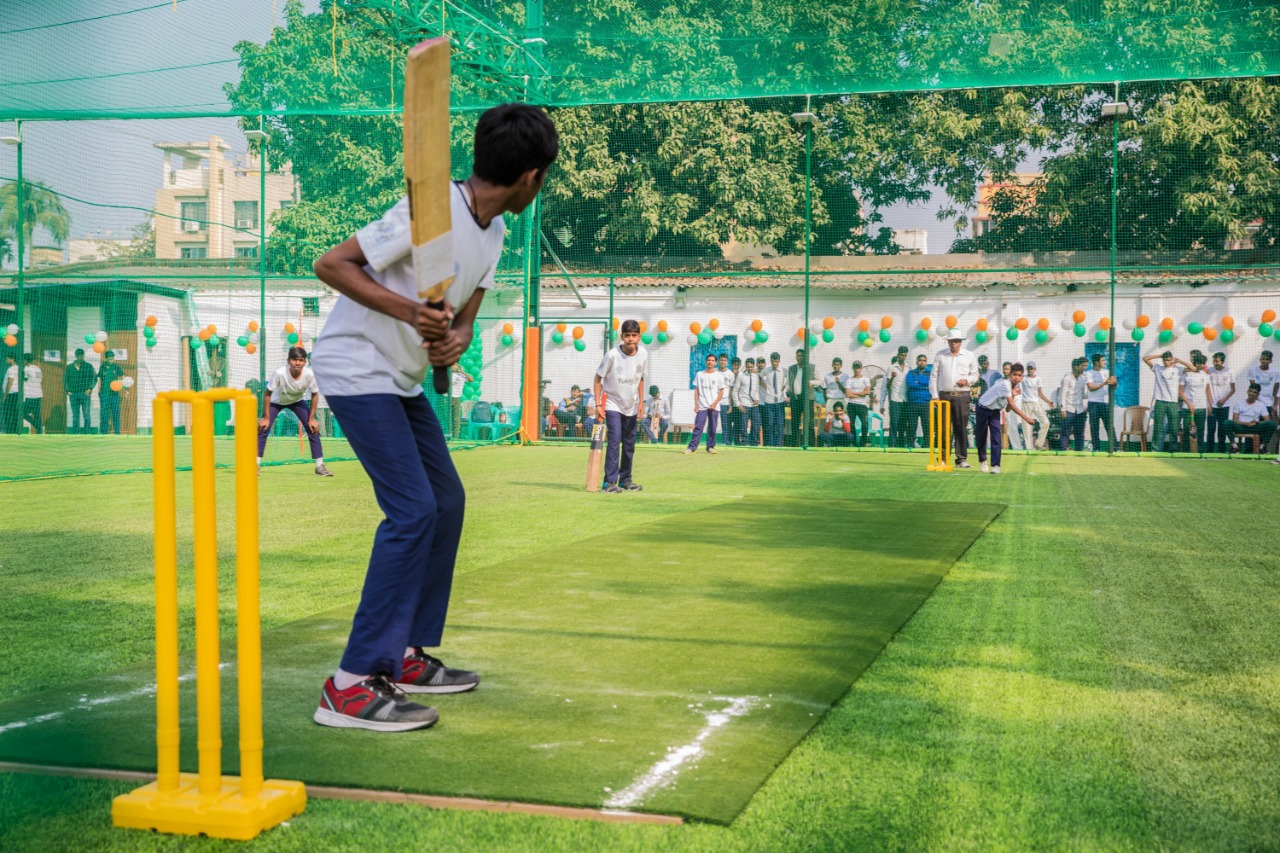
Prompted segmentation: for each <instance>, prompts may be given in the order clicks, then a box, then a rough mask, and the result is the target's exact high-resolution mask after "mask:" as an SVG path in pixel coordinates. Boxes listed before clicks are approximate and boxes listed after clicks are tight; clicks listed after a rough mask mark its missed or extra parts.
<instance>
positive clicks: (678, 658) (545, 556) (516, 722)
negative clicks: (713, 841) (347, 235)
mask: <svg viewBox="0 0 1280 853" xmlns="http://www.w3.org/2000/svg"><path fill="white" fill-rule="evenodd" d="M630 498H631V496H629V495H627V496H621V498H620V499H623V500H625V499H630ZM605 499H610V498H605ZM1002 508H1003V507H1002V506H1000V505H997V504H959V503H917V502H905V501H901V502H900V501H836V500H832V501H800V500H790V501H788V500H779V499H776V498H770V499H758V500H757V499H744V500H737V501H733V502H731V503H726V504H723V505H720V506H716V507H713V508H710V509H706V510H701V511H698V512H691V513H688V514H686V515H683V516H678V517H674V518H669V519H665V520H662V521H658V522H654V523H651V524H646V525H641V526H637V527H632V528H629V529H626V530H621V531H616V532H610V533H608V534H606V535H602V536H599V537H597V538H595V539H589V540H586V541H584V542H579V543H577V544H575V545H573V546H572V547H568V548H565V549H563V550H551V551H544V552H541V553H537V554H532V555H529V556H528V557H526V558H523V559H520V560H512V561H510V562H508V563H502V564H499V565H496V566H494V567H492V568H490V569H487V570H484V571H481V572H475V573H472V574H469V575H467V576H464V577H461V578H459V579H458V582H457V583H456V584H455V588H454V597H453V604H452V609H451V613H450V623H449V628H448V630H447V632H446V637H445V641H446V645H445V648H444V649H443V651H442V655H443V656H444V657H445V659H446V661H447V662H450V663H454V664H455V665H465V666H467V667H474V668H475V669H477V670H479V671H480V672H481V673H482V675H483V678H484V682H483V683H482V684H481V686H480V688H479V689H478V690H477V691H475V692H474V693H471V694H463V695H457V696H444V697H434V698H433V699H432V702H433V704H435V705H436V707H437V708H439V710H440V713H441V721H440V723H439V724H438V725H437V726H436V727H435V728H434V729H430V730H427V731H422V732H409V733H404V734H375V733H370V732H361V731H351V730H334V729H327V728H323V727H321V726H317V725H315V724H314V723H312V722H311V713H312V711H313V710H314V708H315V706H316V702H317V698H318V696H319V690H320V684H321V682H322V680H323V679H324V678H325V677H326V676H327V675H328V674H329V673H330V672H331V671H332V668H333V666H334V665H335V664H336V662H337V660H338V657H339V654H340V652H341V649H342V646H343V643H344V641H345V637H346V631H347V629H348V627H349V625H350V614H351V612H352V611H353V609H354V602H352V603H351V606H344V607H343V608H341V609H338V610H334V611H331V612H329V613H326V614H322V615H320V616H316V617H312V618H310V619H306V620H302V621H299V622H295V623H292V624H290V625H286V626H284V627H282V628H279V629H276V630H274V631H270V632H268V633H267V634H266V636H265V638H264V659H265V661H266V664H265V666H266V672H265V691H266V697H267V698H266V708H265V718H266V724H267V731H266V744H267V747H266V748H267V758H266V765H267V771H268V775H269V776H273V777H277V778H284V779H301V780H303V781H306V782H309V783H314V784H324V785H340V786H352V787H364V788H381V789H392V790H400V791H411V792H418V793H429V794H443V795H454V796H470V797H481V798H486V799H498V800H521V801H527V802H540V803H554V804H563V805H573V806H587V807H604V808H610V807H612V808H617V809H627V810H634V811H651V812H658V813H666V814H679V815H684V816H686V817H690V818H695V819H701V820H707V821H714V822H722V823H727V822H729V821H731V820H733V818H734V817H735V816H736V815H737V814H738V813H739V812H740V811H741V810H742V809H743V807H745V806H746V804H747V802H748V801H749V800H750V798H751V796H752V795H753V794H754V793H755V791H756V790H757V789H758V788H759V787H760V785H761V784H762V783H763V782H764V781H765V779H767V778H768V776H769V774H770V773H771V772H772V771H773V769H774V768H775V767H776V766H777V765H778V763H779V762H781V761H782V760H783V759H784V758H785V757H786V756H787V754H788V753H789V752H790V751H791V749H792V748H793V747H794V746H795V745H796V744H797V743H798V742H799V741H800V740H801V739H802V738H803V737H804V736H805V734H806V733H807V732H808V731H809V730H810V728H811V727H812V726H813V725H814V724H815V723H816V722H817V721H818V720H819V718H820V717H821V716H822V715H823V714H824V713H825V712H826V711H827V710H828V709H829V708H830V707H831V706H832V704H833V703H835V702H836V701H837V700H838V699H839V698H840V697H841V696H842V695H844V693H845V692H846V691H847V690H848V689H849V687H850V685H851V684H852V682H853V681H855V680H856V679H857V678H858V676H859V675H860V674H861V673H862V672H863V671H864V670H865V669H866V668H867V666H868V665H869V664H870V663H871V662H872V661H873V660H874V659H875V657H876V656H877V655H878V654H879V653H880V650H881V649H883V648H884V646H885V644H886V643H888V642H889V640H890V639H891V638H892V637H893V635H894V634H895V633H896V632H897V631H898V629H899V628H901V627H902V625H903V624H904V623H905V622H906V621H907V619H909V618H910V617H911V614H912V613H914V612H915V611H916V609H917V608H918V607H919V606H920V605H921V603H922V602H923V601H924V600H925V599H926V598H927V597H928V595H929V593H930V592H931V591H932V590H933V588H934V587H935V586H936V585H937V583H938V582H939V580H941V578H942V576H943V575H944V574H945V573H946V572H947V570H948V568H949V567H950V566H951V565H952V563H953V562H954V561H955V560H956V559H957V558H958V557H959V556H960V555H961V554H962V553H963V552H964V551H965V549H967V548H968V547H969V545H970V544H971V543H972V542H973V541H974V540H975V539H976V538H977V537H978V536H979V535H980V534H981V533H982V531H983V529H984V528H985V527H986V526H987V525H988V524H989V523H990V522H991V521H992V520H993V519H994V518H995V517H996V516H997V515H999V513H1000V511H1001V510H1002ZM223 647H224V655H223V659H224V660H229V659H230V652H231V651H233V650H234V642H233V638H230V637H226V638H224V642H223ZM183 671H184V672H186V673H192V672H193V667H192V665H191V663H190V656H189V655H186V656H184V669H183ZM233 673H234V666H226V667H225V668H224V677H223V681H224V697H225V700H226V711H225V712H224V713H225V714H226V716H227V717H228V718H229V719H234V698H235V696H234V693H235V691H234V678H233V677H232V676H233ZM150 681H151V674H150V673H149V672H146V671H142V670H137V669H134V670H127V671H124V672H121V673H118V674H116V675H113V676H107V677H101V678H94V679H91V680H89V681H83V682H79V681H77V682H73V683H71V684H70V685H69V686H67V687H59V688H57V689H55V690H52V691H49V692H46V693H42V694H40V695H38V696H35V697H25V698H23V699H21V700H19V701H14V702H10V703H8V704H6V705H4V706H0V760H8V761H20V762H30V763H35V764H54V765H62V766H81V767H108V768H122V769H143V770H150V769H154V766H155V752H154V728H153V727H154V700H153V697H152V693H151V691H150V690H149V689H148V685H149V684H150ZM194 700H195V696H194V678H193V677H191V678H188V679H187V680H186V681H184V682H183V698H182V702H183V716H184V720H185V722H184V764H183V769H190V770H194V769H195V754H194V747H195V735H194V731H195V728H194V722H195V721H194V714H193V712H194V708H195V701H194ZM223 743H224V752H225V756H226V757H225V759H224V767H225V770H226V772H234V771H235V768H236V754H235V753H236V750H235V732H234V730H233V729H232V728H231V727H228V731H227V732H226V735H225V736H224V741H223Z"/></svg>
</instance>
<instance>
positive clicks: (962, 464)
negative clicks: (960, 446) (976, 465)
mask: <svg viewBox="0 0 1280 853" xmlns="http://www.w3.org/2000/svg"><path fill="white" fill-rule="evenodd" d="M956 467H957V468H972V467H973V466H972V465H970V464H969V463H968V461H966V460H964V459H961V460H959V461H957V462H956Z"/></svg>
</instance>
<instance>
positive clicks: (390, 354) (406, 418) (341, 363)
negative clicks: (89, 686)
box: [312, 101, 559, 732]
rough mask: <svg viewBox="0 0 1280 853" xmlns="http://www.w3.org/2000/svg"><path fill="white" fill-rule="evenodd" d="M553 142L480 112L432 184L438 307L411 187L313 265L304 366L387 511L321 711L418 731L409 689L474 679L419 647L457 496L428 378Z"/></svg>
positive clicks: (446, 569) (445, 595)
mask: <svg viewBox="0 0 1280 853" xmlns="http://www.w3.org/2000/svg"><path fill="white" fill-rule="evenodd" d="M445 106H446V109H447V101H446V105H445ZM558 152H559V142H558V138H557V135H556V130H555V127H554V126H553V125H552V123H551V120H550V119H548V118H547V116H546V115H545V114H544V113H543V112H542V111H540V110H537V109H535V108H533V107H529V106H526V105H523V104H504V105H502V106H498V107H494V108H493V109H491V110H488V111H487V112H485V113H484V114H483V115H482V116H481V117H480V120H479V122H478V123H477V124H476V133H475V162H474V166H473V168H472V172H471V176H470V177H468V178H467V179H466V180H465V181H453V182H449V181H447V175H446V181H445V182H443V185H442V190H443V191H445V192H447V195H448V198H447V202H446V204H447V207H445V209H446V210H447V211H448V212H449V214H450V215H451V217H452V254H453V263H452V265H451V266H452V269H453V274H454V275H453V281H452V283H451V284H449V286H448V289H447V291H446V293H445V295H444V304H443V305H441V307H439V308H433V307H431V306H429V305H427V304H424V302H423V301H422V299H421V298H420V297H419V291H420V288H419V287H418V286H417V281H416V278H415V269H414V263H415V262H414V248H415V247H414V245H413V241H412V235H411V233H410V210H409V204H408V200H407V199H401V200H400V202H399V203H397V204H396V205H395V206H394V207H392V208H391V209H390V210H389V211H387V213H386V214H385V215H384V216H383V217H382V218H381V219H379V220H377V221H375V222H372V223H370V224H369V225H366V226H365V227H364V228H362V229H360V230H359V231H358V232H356V234H355V235H354V236H352V237H350V238H348V239H347V240H346V241H344V242H342V243H340V244H339V245H338V246H336V247H335V248H333V249H331V250H330V251H329V252H327V253H326V254H325V255H324V256H323V257H321V258H320V260H318V261H317V262H316V265H315V269H316V275H317V276H319V278H320V280H321V281H323V282H325V283H326V284H328V285H329V286H330V287H332V288H333V289H334V290H336V291H338V293H339V294H341V296H340V298H339V299H338V303H337V305H336V306H335V307H334V309H333V312H332V314H330V316H329V319H328V322H327V323H326V324H325V327H324V330H323V332H321V334H320V339H319V340H318V341H317V342H316V347H315V352H314V353H313V355H312V369H313V370H314V371H315V375H316V380H317V382H318V383H319V386H320V391H321V392H322V393H323V394H324V396H325V398H326V399H327V400H328V401H329V406H330V408H331V409H332V411H333V413H334V415H336V416H337V418H338V420H339V421H340V422H341V424H342V429H343V432H344V433H346V436H347V438H348V440H349V441H350V442H351V448H352V450H354V451H355V453H356V456H357V457H358V458H359V459H360V463H361V465H363V466H364V469H365V471H366V472H367V473H368V475H369V479H370V480H371V481H372V483H373V491H374V496H375V498H376V499H377V501H378V506H379V507H380V508H381V510H382V511H383V513H384V514H385V516H386V517H385V518H384V519H383V520H382V523H381V524H379V525H378V530H377V533H376V534H375V536H374V541H373V552H372V553H371V554H370V556H369V566H368V570H367V573H366V575H365V582H364V590H363V592H362V593H361V597H360V606H359V608H358V609H357V610H356V615H355V619H354V620H353V622H352V625H351V634H350V636H349V638H348V640H347V646H346V650H345V652H344V653H343V655H342V661H341V663H340V664H339V668H338V670H337V672H335V673H334V675H333V677H331V678H329V679H328V680H326V681H325V684H324V688H323V690H322V691H321V696H320V706H319V708H317V709H316V712H315V715H314V719H315V721H316V722H317V723H320V724H322V725H326V726H337V727H343V728H361V729H371V730H374V731H384V732H389V731H406V730H409V729H419V728H425V727H427V726H430V725H431V724H432V723H434V722H435V721H436V719H437V716H438V715H437V714H436V711H435V709H433V708H429V707H427V706H425V705H420V704H418V703H416V702H412V701H410V700H409V699H408V698H407V697H406V696H405V693H458V692H462V691H465V690H470V689H471V688H473V687H475V686H476V685H477V684H478V683H479V682H480V678H479V676H477V675H476V674H475V673H473V672H467V671H465V670H457V669H450V668H448V667H446V666H445V665H444V664H443V663H441V661H440V660H439V659H438V658H436V657H434V656H432V655H429V654H427V653H426V652H425V651H424V648H431V647H436V646H439V645H440V641H441V638H442V635H443V632H444V622H445V615H446V612H447V610H448V606H449V590H450V586H451V584H452V581H453V567H454V560H455V557H456V556H457V552H458V541H459V538H460V537H461V535H462V516H463V504H464V494H463V488H462V482H461V481H460V480H459V479H458V473H457V471H456V470H455V469H454V466H453V461H452V460H451V459H450V458H449V450H448V447H447V446H446V445H445V436H444V431H443V430H442V429H441V426H440V423H439V421H437V419H436V416H435V413H434V412H433V411H432V408H431V404H430V403H429V402H428V401H427V399H426V397H425V396H424V395H423V382H424V381H425V380H426V378H427V373H428V371H429V370H431V369H432V368H433V367H435V368H448V367H450V366H451V365H453V364H455V363H456V362H457V361H458V358H459V357H460V356H461V355H462V353H463V352H464V351H465V350H466V349H467V346H468V345H469V344H470V343H471V335H472V322H473V320H474V319H475V316H476V312H477V311H478V310H479V308H480V302H481V300H482V299H483V298H484V293H485V291H486V290H487V289H489V288H491V287H492V286H493V282H494V279H493V274H494V268H495V266H496V265H497V263H498V256H499V254H501V252H502V238H503V228H504V226H503V220H502V214H504V213H508V212H510V213H519V212H521V211H523V210H524V209H525V208H526V207H528V206H529V204H530V203H531V202H532V201H533V199H534V197H535V196H537V194H538V191H539V190H541V189H542V182H543V179H544V178H545V177H546V174H547V169H548V167H549V166H550V165H551V163H552V162H553V161H554V160H555V159H556V155H557V153H558ZM445 156H447V154H446V155H445ZM416 204H417V203H416V202H415V206H416Z"/></svg>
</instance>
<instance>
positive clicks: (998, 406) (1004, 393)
mask: <svg viewBox="0 0 1280 853" xmlns="http://www.w3.org/2000/svg"><path fill="white" fill-rule="evenodd" d="M1012 396H1013V383H1011V382H1010V381H1009V380H1008V379H1005V378H1004V377H1003V376H1002V377H1000V378H999V379H997V380H996V381H995V382H992V383H991V387H990V388H988V389H987V390H986V391H983V392H982V396H981V397H979V398H978V405H979V406H981V407H982V408H984V409H990V410H991V411H993V412H998V411H1002V410H1003V409H1004V408H1005V406H1006V405H1007V404H1008V403H1009V398H1010V397H1012Z"/></svg>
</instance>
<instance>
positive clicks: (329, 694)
mask: <svg viewBox="0 0 1280 853" xmlns="http://www.w3.org/2000/svg"><path fill="white" fill-rule="evenodd" d="M312 719H313V720H315V721H316V722H317V723H319V724H320V725H322V726H333V727H334V728H338V729H369V730H370V731H375V732H407V731H412V730H413V729H425V728H426V727H427V726H431V725H434V724H435V721H436V720H438V719H440V715H439V714H438V713H436V709H435V708H429V707H427V706H426V705H419V704H418V703H417V702H411V701H409V698H408V697H407V696H405V695H404V691H403V690H401V689H399V688H398V687H396V686H395V685H394V684H392V683H391V680H390V679H389V678H388V677H387V676H386V675H383V674H381V673H380V674H378V675H371V676H369V677H368V678H366V679H365V680H364V681H362V682H360V683H359V684H356V685H353V686H351V687H348V688H347V689H346V690H339V689H338V688H337V687H335V686H334V684H333V679H332V678H329V679H327V680H326V681H325V683H324V688H323V689H322V690H321V691H320V707H319V708H317V709H316V713H315V715H314V716H313V717H312Z"/></svg>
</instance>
